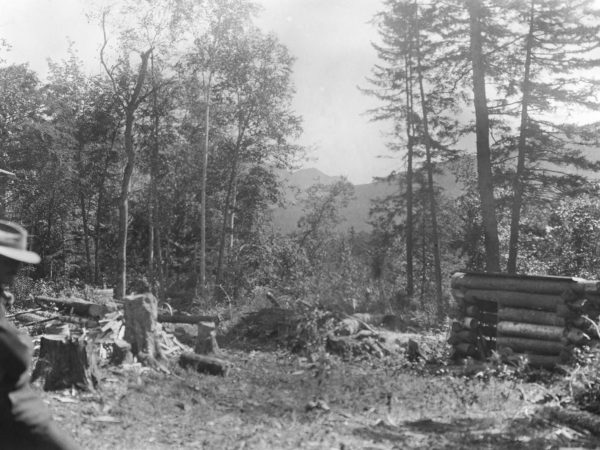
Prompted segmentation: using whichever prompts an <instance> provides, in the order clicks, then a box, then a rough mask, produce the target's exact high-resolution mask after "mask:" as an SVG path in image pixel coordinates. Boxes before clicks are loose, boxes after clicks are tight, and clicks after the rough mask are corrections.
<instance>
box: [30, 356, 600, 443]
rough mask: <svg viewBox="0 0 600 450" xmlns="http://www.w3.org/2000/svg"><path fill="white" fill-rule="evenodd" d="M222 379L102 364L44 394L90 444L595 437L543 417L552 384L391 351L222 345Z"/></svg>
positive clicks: (580, 440)
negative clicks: (83, 386)
mask: <svg viewBox="0 0 600 450" xmlns="http://www.w3.org/2000/svg"><path fill="white" fill-rule="evenodd" d="M225 355H226V357H227V359H229V360H230V361H231V362H232V364H233V368H232V370H231V372H230V373H229V375H228V376H227V377H225V378H221V377H214V376H209V375H201V374H197V373H194V372H186V371H183V370H181V369H178V368H176V367H171V370H172V373H171V374H166V373H161V372H156V371H152V370H149V369H144V368H142V367H141V366H139V365H131V366H124V367H117V368H112V369H109V368H107V369H106V370H105V371H104V374H105V379H104V380H102V389H101V390H100V391H99V392H97V393H93V394H81V393H71V392H58V393H56V392H55V393H42V395H43V397H44V399H46V400H47V401H48V403H49V405H50V408H51V409H52V411H53V413H54V416H55V418H56V419H57V421H59V423H60V424H61V426H62V427H63V428H65V429H67V430H69V431H70V432H72V433H73V435H74V436H75V438H76V439H77V440H78V441H79V442H80V443H81V444H82V447H83V448H85V449H113V450H114V449H180V448H181V449H195V448H198V449H201V448H207V449H346V450H347V449H392V448H398V449H406V448H427V449H442V448H448V449H461V448H465V449H466V448H468V449H480V448H498V449H519V448H524V449H529V450H531V449H550V448H564V447H567V448H568V447H576V448H577V447H579V448H596V447H597V446H599V447H600V441H596V440H594V438H593V437H592V436H591V435H589V434H587V433H585V432H582V431H576V430H574V429H572V428H568V427H565V426H563V425H560V424H557V423H555V422H553V421H550V420H547V419H544V418H543V417H544V415H543V414H541V413H540V408H544V407H547V406H548V405H549V404H551V403H552V401H553V400H552V398H553V396H552V389H553V388H552V385H542V384H540V383H525V382H522V381H519V380H511V379H501V378H498V377H486V376H475V377H472V376H471V377H461V376H456V375H450V374H449V373H448V372H447V370H444V368H443V367H436V368H431V367H425V368H423V367H420V368H419V367H417V368H414V367H413V368H411V367H409V366H407V365H406V364H405V363H399V362H398V361H397V360H394V359H390V360H388V361H382V360H378V359H369V360H363V361H354V362H344V361H342V360H340V359H339V358H337V357H332V356H328V355H321V357H320V358H314V359H315V360H316V362H314V363H312V362H309V360H307V359H306V358H301V357H298V356H295V355H291V354H290V353H288V352H284V351H272V352H263V351H242V350H232V349H225Z"/></svg>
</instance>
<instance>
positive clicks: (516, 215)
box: [506, 0, 535, 274]
mask: <svg viewBox="0 0 600 450" xmlns="http://www.w3.org/2000/svg"><path fill="white" fill-rule="evenodd" d="M534 14H535V0H531V10H530V15H529V33H528V35H527V41H526V42H527V43H526V49H525V74H524V76H523V101H522V104H521V129H520V132H519V143H518V155H517V172H516V174H515V179H514V181H513V194H514V198H513V204H512V214H511V219H510V239H509V243H508V263H507V266H506V271H507V272H508V273H511V274H514V273H516V272H517V255H518V252H519V223H520V222H521V207H522V204H523V192H524V189H525V186H524V185H525V180H524V175H525V154H526V152H527V150H526V148H525V146H526V144H527V142H526V141H527V122H528V120H529V113H528V108H529V101H530V95H531V83H530V73H531V48H532V46H533V32H534Z"/></svg>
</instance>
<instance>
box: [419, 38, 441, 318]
mask: <svg viewBox="0 0 600 450" xmlns="http://www.w3.org/2000/svg"><path fill="white" fill-rule="evenodd" d="M420 45H421V44H420V40H419V31H418V30H417V33H416V52H417V70H418V79H419V93H420V97H421V112H422V115H423V117H422V118H423V135H424V138H425V159H426V166H427V187H428V193H429V211H430V214H431V228H432V230H431V233H432V241H433V242H432V244H433V264H434V271H435V295H436V300H437V305H438V314H439V315H442V314H443V310H444V297H443V293H442V263H441V257H440V238H439V231H438V223H437V206H436V201H435V186H434V183H433V164H432V161H431V139H430V136H429V123H428V111H427V102H426V99H425V89H424V88H423V67H422V65H421V47H420Z"/></svg>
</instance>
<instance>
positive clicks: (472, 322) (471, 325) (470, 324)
mask: <svg viewBox="0 0 600 450" xmlns="http://www.w3.org/2000/svg"><path fill="white" fill-rule="evenodd" d="M462 325H463V326H464V327H465V328H467V329H469V330H475V329H476V328H477V327H478V326H479V321H478V320H477V319H475V318H473V317H465V318H464V319H463V321H462Z"/></svg>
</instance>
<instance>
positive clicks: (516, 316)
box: [498, 306, 565, 327]
mask: <svg viewBox="0 0 600 450" xmlns="http://www.w3.org/2000/svg"><path fill="white" fill-rule="evenodd" d="M498 320H499V321H502V320H507V321H511V322H521V323H534V324H538V325H552V326H556V327H564V326H565V319H564V318H562V317H560V316H558V315H557V314H555V313H552V312H547V311H537V310H534V309H524V308H509V307H504V306H503V307H500V308H498Z"/></svg>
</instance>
